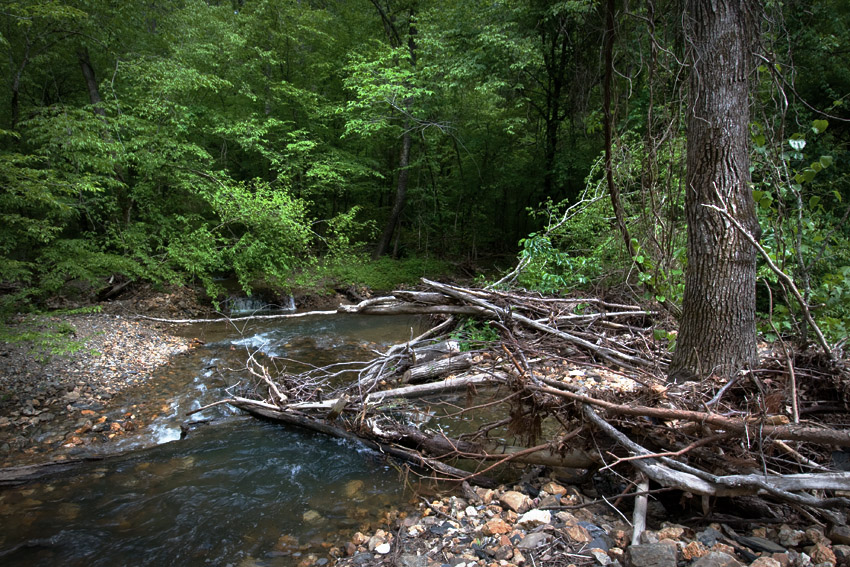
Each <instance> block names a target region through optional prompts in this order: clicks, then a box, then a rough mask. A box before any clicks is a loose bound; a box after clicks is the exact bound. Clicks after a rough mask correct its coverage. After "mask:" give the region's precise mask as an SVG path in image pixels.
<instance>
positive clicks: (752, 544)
mask: <svg viewBox="0 0 850 567" xmlns="http://www.w3.org/2000/svg"><path fill="white" fill-rule="evenodd" d="M738 542H739V543H741V544H742V545H746V546H747V547H749V548H750V549H752V550H753V551H767V552H768V553H785V552H786V551H787V550H786V549H785V548H784V547H782V546H781V545H779V544H778V543H774V542H772V541H770V540H769V539H765V538H763V537H757V536H739V537H738Z"/></svg>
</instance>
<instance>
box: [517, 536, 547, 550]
mask: <svg viewBox="0 0 850 567" xmlns="http://www.w3.org/2000/svg"><path fill="white" fill-rule="evenodd" d="M551 537H552V536H550V535H549V534H547V533H545V532H532V533H530V534H528V535H526V536H525V537H524V538H522V541H520V542H519V544H517V549H525V550H532V549H536V548H538V547H540V546H541V545H543V544H544V543H547V542H548V541H549V539H551Z"/></svg>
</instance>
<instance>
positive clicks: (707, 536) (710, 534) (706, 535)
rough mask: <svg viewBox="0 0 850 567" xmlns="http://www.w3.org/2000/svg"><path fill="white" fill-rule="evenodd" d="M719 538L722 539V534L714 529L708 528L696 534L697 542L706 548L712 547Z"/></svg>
mask: <svg viewBox="0 0 850 567" xmlns="http://www.w3.org/2000/svg"><path fill="white" fill-rule="evenodd" d="M720 537H723V534H721V533H720V532H719V531H717V530H715V529H714V528H708V529H706V530H703V531H701V532H700V533H698V534H697V541H699V542H700V543H701V544H703V545H704V546H706V547H712V546H713V545H714V544H715V543H717V540H718V538H720Z"/></svg>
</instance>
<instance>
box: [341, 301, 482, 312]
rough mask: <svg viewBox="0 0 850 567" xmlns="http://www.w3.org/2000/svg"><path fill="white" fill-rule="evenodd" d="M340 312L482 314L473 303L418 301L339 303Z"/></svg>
mask: <svg viewBox="0 0 850 567" xmlns="http://www.w3.org/2000/svg"><path fill="white" fill-rule="evenodd" d="M339 312H340V313H360V314H362V315H484V314H485V311H484V310H483V309H479V308H477V307H475V306H473V305H424V304H420V303H401V302H395V303H382V304H377V305H366V306H363V307H361V306H360V305H340V306H339Z"/></svg>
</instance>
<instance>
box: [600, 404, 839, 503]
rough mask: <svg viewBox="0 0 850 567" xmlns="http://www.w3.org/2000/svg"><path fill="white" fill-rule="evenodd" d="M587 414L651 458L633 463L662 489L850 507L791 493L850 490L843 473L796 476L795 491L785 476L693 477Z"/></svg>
mask: <svg viewBox="0 0 850 567" xmlns="http://www.w3.org/2000/svg"><path fill="white" fill-rule="evenodd" d="M584 415H585V416H586V417H587V418H588V419H590V421H592V422H593V423H594V424H595V425H596V426H597V427H599V428H600V429H602V430H603V431H604V432H605V433H606V435H608V436H609V437H611V438H612V439H615V440H616V441H617V442H618V443H620V444H621V445H622V446H623V447H625V448H626V449H628V450H629V451H630V452H632V453H633V454H635V455H645V456H647V458H645V459H639V460H632V461H629V462H630V463H631V464H632V465H633V466H634V467H635V468H637V469H638V470H640V471H641V472H642V473H644V474H646V476H648V477H649V478H651V479H652V480H654V481H656V482H657V483H659V484H661V485H662V486H665V487H669V488H677V489H679V490H683V491H686V492H692V493H694V494H703V495H707V496H741V495H745V494H759V493H762V492H767V493H769V494H771V495H773V496H776V497H777V498H781V499H783V500H786V501H789V502H796V503H798V504H805V505H808V506H828V507H835V506H848V505H850V499H848V498H824V499H820V498H816V497H814V496H811V495H809V494H798V493H794V492H791V490H814V489H816V488H817V487H822V486H823V485H824V484H827V483H829V482H830V481H832V482H835V481H837V484H838V485H839V486H841V487H842V488H843V489H845V490H846V489H847V488H850V475H841V476H838V477H836V476H835V475H836V474H840V473H835V474H832V475H830V476H829V477H828V478H825V479H823V480H815V478H812V477H818V476H819V475H794V476H795V478H794V482H793V483H790V487H793V488H790V487H789V483H788V482H786V481H784V480H781V479H785V478H786V477H785V476H781V475H730V476H715V475H711V474H709V473H705V472H703V471H698V473H699V474H693V473H692V472H684V471H682V470H673V469H671V468H668V467H667V466H664V465H663V464H661V463H660V462H659V460H656V459H655V458H652V453H651V452H650V451H648V450H647V449H645V448H643V447H641V446H640V445H638V444H637V443H635V442H634V441H632V440H630V439H629V438H628V437H626V436H625V435H624V434H623V433H621V432H619V431H618V430H617V429H616V428H614V426H612V425H611V424H610V423H608V422H607V421H605V420H604V419H602V418H601V417H600V416H599V415H598V414H597V413H596V412H595V411H593V409H591V407H590V406H589V405H585V406H584ZM668 462H669V460H668ZM676 464H677V465H679V466H680V467H681V465H683V463H676ZM681 468H684V467H681ZM687 468H688V470H691V471H694V469H693V467H687ZM694 472H697V471H694ZM802 476H805V477H809V478H805V479H804V478H801V477H802ZM783 485H784V486H783ZM821 489H822V488H821Z"/></svg>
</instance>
